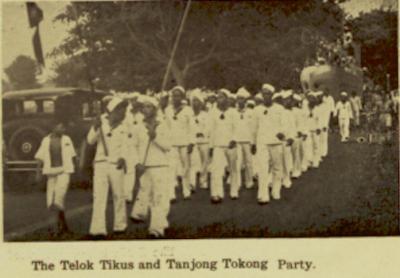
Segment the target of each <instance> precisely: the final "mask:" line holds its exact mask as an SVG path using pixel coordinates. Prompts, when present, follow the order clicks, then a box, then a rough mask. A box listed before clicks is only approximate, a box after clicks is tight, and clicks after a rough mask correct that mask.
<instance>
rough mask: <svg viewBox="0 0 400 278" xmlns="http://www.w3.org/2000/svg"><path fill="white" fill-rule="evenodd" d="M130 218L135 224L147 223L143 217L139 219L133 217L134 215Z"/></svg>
mask: <svg viewBox="0 0 400 278" xmlns="http://www.w3.org/2000/svg"><path fill="white" fill-rule="evenodd" d="M129 220H131V222H132V223H133V224H143V223H146V221H144V220H142V219H137V218H133V217H129Z"/></svg>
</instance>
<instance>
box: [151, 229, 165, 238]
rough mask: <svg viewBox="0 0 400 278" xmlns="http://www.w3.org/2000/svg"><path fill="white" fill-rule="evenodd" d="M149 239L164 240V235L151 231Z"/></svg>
mask: <svg viewBox="0 0 400 278" xmlns="http://www.w3.org/2000/svg"><path fill="white" fill-rule="evenodd" d="M149 237H150V238H151V239H161V238H163V235H161V234H160V233H158V232H156V231H151V232H149Z"/></svg>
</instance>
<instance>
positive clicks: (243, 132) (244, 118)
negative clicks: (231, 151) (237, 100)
mask: <svg viewBox="0 0 400 278" xmlns="http://www.w3.org/2000/svg"><path fill="white" fill-rule="evenodd" d="M254 133H255V126H254V110H252V109H250V108H247V107H245V108H244V109H243V110H242V111H239V110H238V121H237V122H236V128H235V141H237V142H241V143H250V144H255V142H254Z"/></svg>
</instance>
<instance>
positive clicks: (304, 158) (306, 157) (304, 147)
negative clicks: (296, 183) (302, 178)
mask: <svg viewBox="0 0 400 278" xmlns="http://www.w3.org/2000/svg"><path fill="white" fill-rule="evenodd" d="M300 147H301V149H300V150H301V151H300V153H301V170H302V171H303V172H305V171H307V169H308V167H309V166H310V164H311V163H312V158H313V145H312V137H311V133H310V134H308V136H307V138H306V140H303V141H302V142H301V145H300Z"/></svg>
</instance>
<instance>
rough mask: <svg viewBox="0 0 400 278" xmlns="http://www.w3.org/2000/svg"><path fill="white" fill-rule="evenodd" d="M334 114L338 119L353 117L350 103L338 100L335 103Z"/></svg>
mask: <svg viewBox="0 0 400 278" xmlns="http://www.w3.org/2000/svg"><path fill="white" fill-rule="evenodd" d="M335 116H338V117H339V118H340V119H353V111H352V110H351V104H350V102H349V101H346V102H345V103H343V102H342V101H339V102H338V103H336V110H335Z"/></svg>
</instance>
